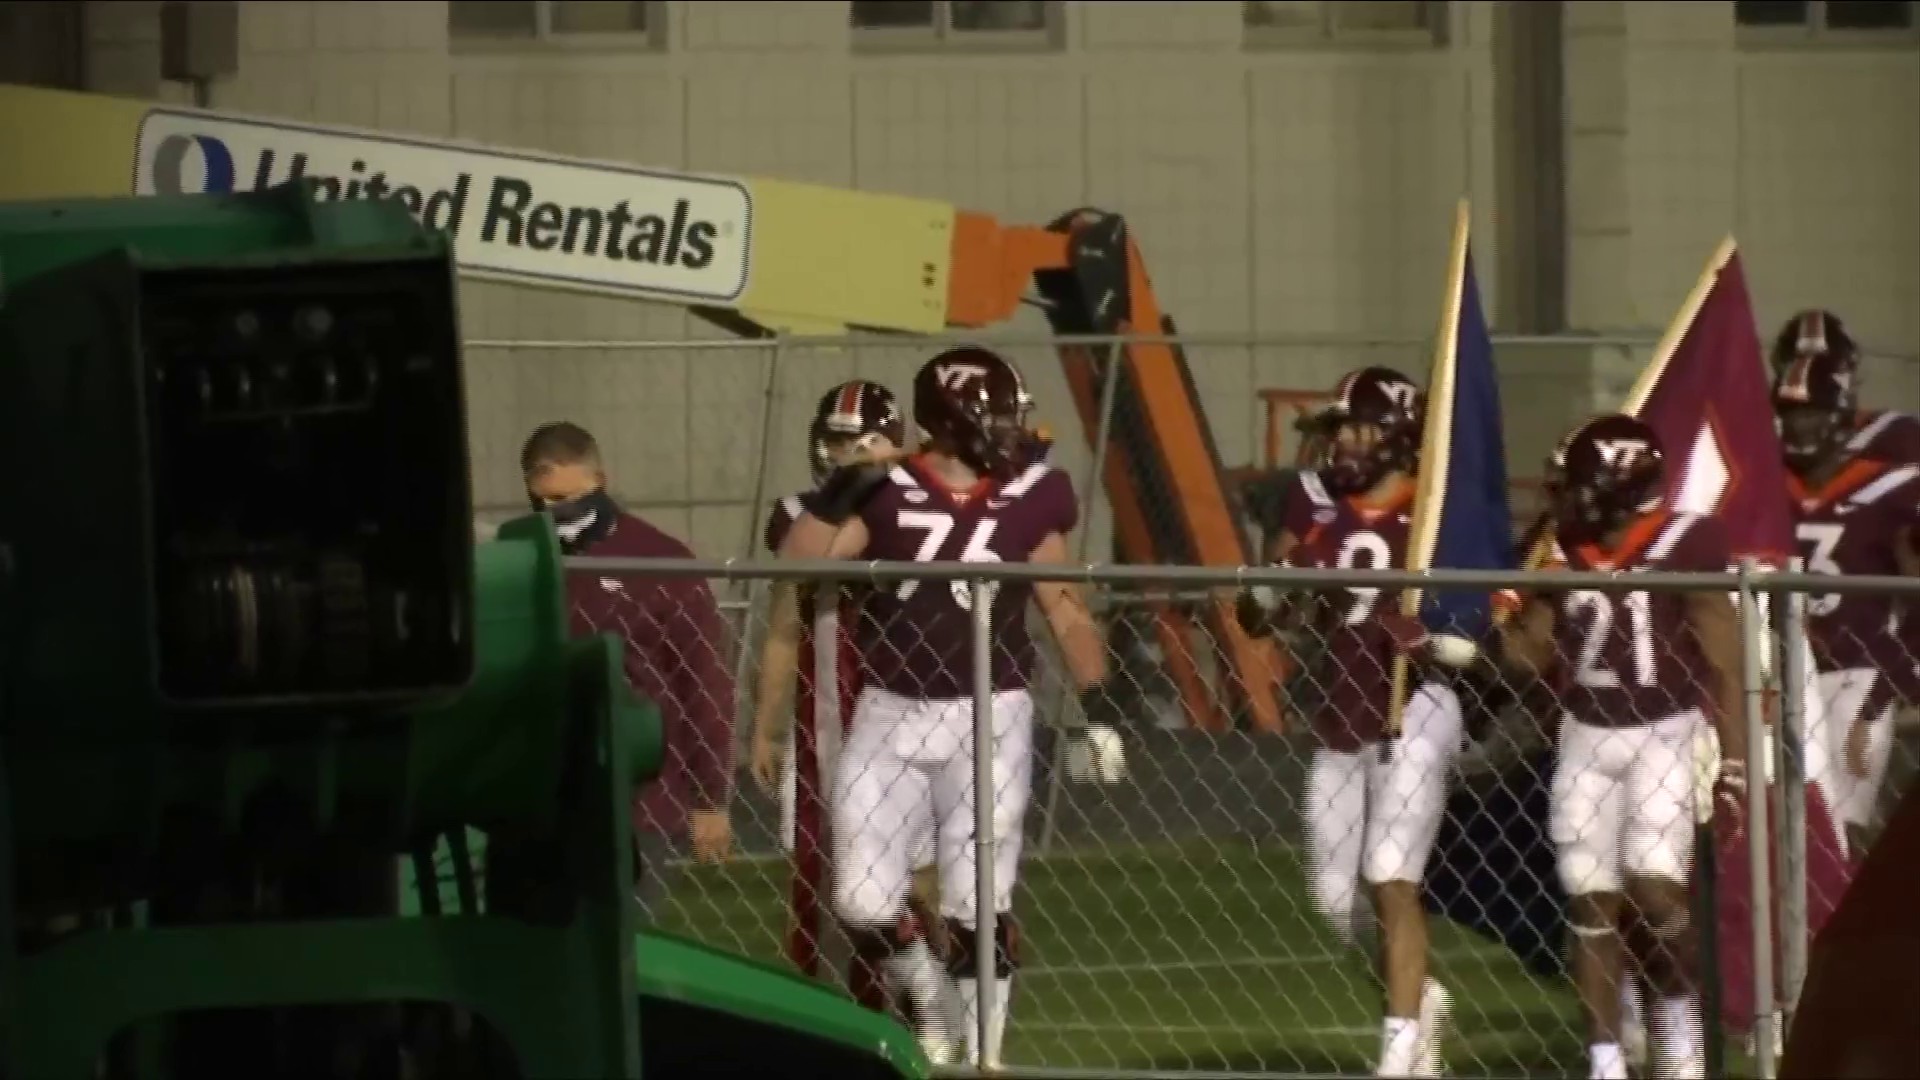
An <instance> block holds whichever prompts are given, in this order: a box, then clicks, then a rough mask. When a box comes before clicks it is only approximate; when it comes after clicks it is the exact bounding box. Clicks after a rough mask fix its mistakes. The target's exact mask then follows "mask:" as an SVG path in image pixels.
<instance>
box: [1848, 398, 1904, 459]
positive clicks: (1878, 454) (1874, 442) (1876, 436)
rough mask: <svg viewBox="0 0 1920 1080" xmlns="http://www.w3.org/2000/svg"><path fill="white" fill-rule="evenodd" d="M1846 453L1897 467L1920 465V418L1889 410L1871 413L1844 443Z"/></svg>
mask: <svg viewBox="0 0 1920 1080" xmlns="http://www.w3.org/2000/svg"><path fill="white" fill-rule="evenodd" d="M1847 452H1848V453H1850V454H1855V455H1858V456H1860V457H1869V458H1873V459H1874V460H1875V461H1887V462H1892V463H1894V464H1896V465H1909V464H1913V463H1914V462H1920V416H1915V415H1914V414H1913V413H1908V412H1893V411H1891V410H1889V411H1887V412H1879V413H1874V414H1872V415H1870V416H1868V417H1867V418H1866V420H1865V422H1864V423H1862V424H1861V425H1860V427H1859V428H1858V429H1857V430H1855V431H1854V433H1853V437H1852V438H1850V439H1848V440H1847Z"/></svg>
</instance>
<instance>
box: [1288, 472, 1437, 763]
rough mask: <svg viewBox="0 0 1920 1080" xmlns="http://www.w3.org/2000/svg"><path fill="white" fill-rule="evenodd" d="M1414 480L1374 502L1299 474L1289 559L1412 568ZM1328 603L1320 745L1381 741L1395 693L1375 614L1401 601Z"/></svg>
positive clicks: (1351, 598)
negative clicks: (1409, 544) (1333, 492)
mask: <svg viewBox="0 0 1920 1080" xmlns="http://www.w3.org/2000/svg"><path fill="white" fill-rule="evenodd" d="M1413 492H1414V489H1413V485H1412V484H1407V485H1406V486H1405V487H1403V488H1402V489H1401V490H1399V491H1397V492H1395V493H1394V494H1393V496H1392V497H1390V498H1388V499H1386V500H1383V501H1379V502H1374V503H1368V502H1365V501H1363V500H1361V499H1358V498H1345V499H1339V498H1335V497H1334V496H1333V495H1331V494H1330V493H1328V491H1327V490H1326V488H1325V487H1324V486H1322V485H1321V483H1320V479H1319V477H1317V476H1316V475H1315V474H1313V473H1310V472H1302V473H1300V474H1299V475H1298V476H1297V477H1296V479H1295V481H1294V484H1293V487H1292V490H1290V491H1289V492H1288V494H1287V501H1286V504H1285V506H1286V510H1285V515H1284V518H1283V521H1284V522H1285V526H1286V530H1287V531H1288V532H1289V533H1292V534H1293V535H1294V536H1295V537H1296V538H1297V539H1298V541H1299V542H1298V544H1296V545H1295V547H1294V550H1293V553H1292V554H1291V555H1290V556H1289V557H1288V559H1287V561H1288V562H1289V563H1291V564H1293V565H1295V566H1313V567H1336V568H1338V569H1341V570H1391V569H1393V568H1395V567H1399V566H1404V565H1406V555H1407V530H1408V527H1409V525H1410V523H1411V522H1412V516H1411V514H1412V510H1413ZM1326 599H1328V600H1329V601H1330V602H1329V603H1326V604H1324V605H1322V608H1321V610H1320V612H1319V625H1318V626H1317V627H1316V632H1317V633H1318V634H1319V636H1320V638H1321V640H1322V641H1323V642H1324V643H1325V645H1326V650H1325V652H1324V653H1323V654H1322V657H1321V661H1320V667H1319V670H1318V671H1317V672H1316V673H1315V674H1316V679H1317V681H1318V683H1319V685H1320V686H1321V687H1323V688H1324V689H1325V692H1326V695H1327V700H1326V704H1325V706H1324V707H1323V708H1322V709H1321V710H1320V713H1319V715H1318V716H1316V717H1315V718H1314V729H1315V730H1316V731H1317V732H1318V733H1319V735H1320V738H1321V740H1322V742H1324V743H1325V744H1326V745H1327V747H1329V748H1330V749H1334V750H1347V751H1351V750H1357V749H1359V748H1360V747H1363V746H1367V745H1369V744H1371V743H1375V742H1378V741H1380V739H1381V738H1383V737H1384V735H1385V732H1386V729H1387V714H1388V712H1389V711H1390V710H1391V705H1390V698H1391V697H1392V694H1393V657H1394V646H1393V639H1392V638H1391V637H1390V636H1389V635H1388V634H1387V632H1386V631H1385V630H1384V629H1383V628H1382V627H1381V625H1380V622H1379V620H1378V619H1377V618H1375V615H1376V613H1377V612H1380V611H1383V610H1386V606H1387V605H1392V604H1397V603H1399V602H1400V601H1399V594H1398V592H1397V591H1384V590H1381V589H1370V588H1352V589H1339V590H1336V591H1334V592H1333V593H1332V594H1331V595H1330V596H1329V597H1327V598H1326Z"/></svg>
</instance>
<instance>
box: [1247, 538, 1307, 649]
mask: <svg viewBox="0 0 1920 1080" xmlns="http://www.w3.org/2000/svg"><path fill="white" fill-rule="evenodd" d="M1299 550H1300V537H1299V536H1298V535H1296V534H1295V533H1294V532H1293V531H1292V530H1291V529H1289V528H1285V527H1282V528H1281V529H1280V531H1279V532H1278V533H1276V534H1275V535H1274V538H1273V543H1271V544H1269V545H1267V563H1268V565H1270V566H1294V565H1296V564H1295V563H1294V561H1293V556H1294V554H1295V553H1296V552H1298V551H1299ZM1314 599H1315V594H1313V593H1311V592H1308V591H1305V590H1289V589H1287V588H1284V587H1280V586H1273V585H1254V586H1252V587H1250V588H1248V589H1246V590H1244V591H1242V592H1240V593H1239V594H1237V595H1235V596H1234V597H1233V600H1234V616H1235V617H1236V618H1237V619H1238V620H1239V622H1240V628H1241V629H1242V630H1245V631H1246V632H1247V633H1249V634H1258V635H1272V636H1283V635H1285V634H1287V633H1289V632H1291V631H1292V630H1294V629H1296V628H1298V627H1299V626H1300V624H1301V623H1303V622H1305V621H1307V619H1308V618H1309V617H1310V615H1311V613H1312V611H1313V601H1314Z"/></svg>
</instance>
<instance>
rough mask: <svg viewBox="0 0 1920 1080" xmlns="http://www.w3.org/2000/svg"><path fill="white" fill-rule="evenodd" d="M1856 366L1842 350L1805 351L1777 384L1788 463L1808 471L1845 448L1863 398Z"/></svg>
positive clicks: (1778, 419) (1777, 413) (1778, 423)
mask: <svg viewBox="0 0 1920 1080" xmlns="http://www.w3.org/2000/svg"><path fill="white" fill-rule="evenodd" d="M1853 383H1854V378H1853V365H1852V364H1851V363H1849V362H1847V361H1846V360H1845V359H1843V358H1842V357H1841V356H1840V355H1839V354H1838V353H1836V352H1832V351H1826V352H1802V353H1800V354H1799V355H1797V356H1795V357H1794V358H1793V359H1791V360H1789V361H1788V362H1787V365H1786V368H1785V369H1784V370H1782V371H1781V372H1780V374H1779V377H1778V378H1777V379H1775V380H1774V384H1773V415H1774V424H1775V427H1776V429H1777V430H1778V431H1779V432H1780V449H1781V450H1782V451H1783V453H1784V455H1785V457H1786V460H1787V465H1788V466H1789V467H1791V468H1792V469H1793V470H1794V471H1796V472H1804V471H1806V470H1808V469H1810V468H1813V467H1814V466H1817V465H1819V464H1820V463H1821V462H1823V461H1825V460H1826V459H1827V458H1828V456H1829V455H1831V454H1832V453H1834V452H1835V451H1837V450H1839V449H1840V448H1841V447H1843V446H1845V445H1846V443H1847V439H1848V438H1850V437H1851V436H1852V434H1853V415H1854V410H1855V409H1856V408H1858V406H1859V401H1858V399H1857V398H1856V396H1855V394H1854V389H1853Z"/></svg>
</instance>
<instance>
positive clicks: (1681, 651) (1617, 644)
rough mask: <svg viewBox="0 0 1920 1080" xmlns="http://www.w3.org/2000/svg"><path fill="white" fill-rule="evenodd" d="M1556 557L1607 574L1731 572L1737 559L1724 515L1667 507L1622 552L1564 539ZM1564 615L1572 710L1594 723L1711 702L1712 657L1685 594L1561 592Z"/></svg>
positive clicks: (1639, 719) (1636, 525) (1565, 688)
mask: <svg viewBox="0 0 1920 1080" xmlns="http://www.w3.org/2000/svg"><path fill="white" fill-rule="evenodd" d="M1554 555H1555V556H1556V558H1558V559H1559V560H1561V561H1563V562H1565V564H1566V565H1567V566H1568V567H1569V568H1570V569H1573V570H1596V571H1601V572H1616V571H1618V572H1633V571H1644V570H1655V571H1668V572H1672V573H1726V572H1727V567H1728V566H1729V565H1730V564H1731V563H1732V562H1733V556H1732V554H1731V553H1730V552H1729V550H1728V546H1727V534H1726V531H1725V529H1724V528H1723V527H1722V526H1721V524H1720V522H1719V521H1718V520H1716V519H1714V518H1710V517H1702V516H1700V515H1698V514H1670V513H1667V512H1665V511H1661V512H1657V513H1652V514H1648V515H1646V516H1644V517H1642V518H1640V519H1638V520H1637V521H1635V522H1633V523H1632V524H1630V525H1628V526H1627V528H1626V529H1625V531H1624V534H1623V536H1622V537H1621V539H1620V542H1619V543H1618V544H1617V545H1616V546H1615V548H1614V549H1613V550H1612V551H1602V550H1601V549H1599V548H1597V547H1595V546H1593V545H1588V544H1583V545H1577V546H1574V547H1572V548H1566V547H1562V546H1560V545H1556V549H1555V551H1554ZM1732 585H1733V583H1732V581H1731V580H1729V581H1728V588H1729V590H1731V588H1732ZM1557 614H1558V618H1556V619H1555V620H1554V634H1555V638H1556V645H1557V652H1558V655H1559V659H1560V664H1561V671H1562V673H1563V677H1562V679H1561V680H1560V683H1561V692H1560V702H1561V705H1562V707H1563V708H1564V709H1565V710H1566V713H1567V715H1568V716H1570V717H1572V718H1573V719H1575V720H1578V721H1580V722H1581V723H1583V724H1589V725H1592V726H1594V727H1639V726H1642V725H1645V724H1651V723H1654V722H1656V721H1659V720H1665V719H1667V718H1668V717H1672V716H1677V715H1679V714H1680V713H1683V712H1686V711H1687V710H1688V709H1694V708H1703V707H1709V706H1710V702H1709V700H1708V698H1707V694H1706V682H1707V663H1706V656H1705V654H1703V653H1702V652H1701V651H1700V645H1699V642H1698V641H1696V640H1695V639H1694V636H1693V627H1692V624H1691V622H1690V620H1689V619H1688V618H1687V598H1686V595H1685V594H1683V593H1678V592H1672V591H1663V592H1652V591H1644V592H1626V593H1605V592H1600V591H1599V590H1597V589H1575V590H1573V591H1572V592H1569V593H1567V594H1565V595H1564V596H1562V597H1561V598H1560V610H1559V612H1558V613H1557Z"/></svg>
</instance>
